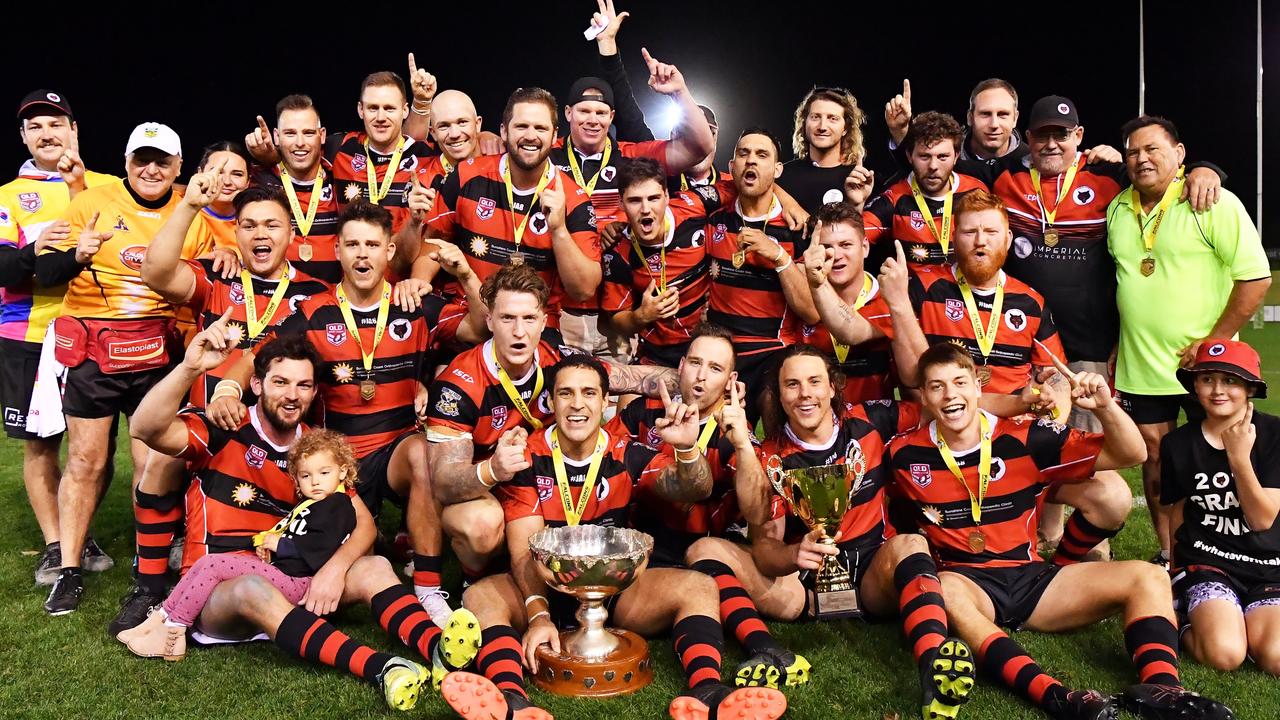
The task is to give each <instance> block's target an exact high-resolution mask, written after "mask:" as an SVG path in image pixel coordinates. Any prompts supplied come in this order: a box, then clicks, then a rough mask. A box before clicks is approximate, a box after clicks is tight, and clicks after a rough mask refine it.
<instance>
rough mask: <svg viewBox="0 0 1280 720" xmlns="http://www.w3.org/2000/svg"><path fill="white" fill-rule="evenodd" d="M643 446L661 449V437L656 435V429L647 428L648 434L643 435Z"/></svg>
mask: <svg viewBox="0 0 1280 720" xmlns="http://www.w3.org/2000/svg"><path fill="white" fill-rule="evenodd" d="M644 444H645V445H648V446H649V447H651V448H660V447H662V436H661V435H659V434H658V428H656V427H650V428H649V432H648V433H646V434H645V439H644Z"/></svg>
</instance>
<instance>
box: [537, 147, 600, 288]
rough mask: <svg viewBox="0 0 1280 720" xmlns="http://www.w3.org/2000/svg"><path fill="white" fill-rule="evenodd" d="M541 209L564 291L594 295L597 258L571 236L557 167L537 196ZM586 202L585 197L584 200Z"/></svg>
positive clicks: (598, 284) (597, 265)
mask: <svg viewBox="0 0 1280 720" xmlns="http://www.w3.org/2000/svg"><path fill="white" fill-rule="evenodd" d="M539 200H540V201H541V202H542V212H543V214H544V215H545V216H546V218H547V227H548V229H549V230H550V231H551V251H552V252H553V253H554V254H555V258H556V271H557V272H558V273H559V275H560V281H561V282H562V283H564V289H565V292H567V293H568V294H569V296H570V297H572V298H573V299H574V300H587V299H589V298H591V297H592V296H593V295H595V293H596V290H597V289H598V288H599V287H600V281H601V280H602V279H603V278H604V271H603V269H602V268H601V265H600V260H599V258H596V259H592V258H590V257H588V256H587V254H586V253H585V252H583V250H582V248H581V247H579V246H578V243H577V241H576V240H574V237H573V232H571V231H570V229H569V226H568V222H567V219H566V215H565V214H566V208H565V192H564V182H563V180H562V179H561V176H560V173H559V171H556V177H555V180H553V181H552V182H551V184H550V185H548V186H547V188H546V189H545V190H543V191H542V196H541V197H540V198H539ZM588 202H589V200H588Z"/></svg>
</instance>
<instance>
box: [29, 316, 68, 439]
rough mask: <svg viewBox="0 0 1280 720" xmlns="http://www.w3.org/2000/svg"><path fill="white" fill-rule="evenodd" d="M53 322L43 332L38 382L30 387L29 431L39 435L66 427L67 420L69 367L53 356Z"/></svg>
mask: <svg viewBox="0 0 1280 720" xmlns="http://www.w3.org/2000/svg"><path fill="white" fill-rule="evenodd" d="M53 342H54V341H53V323H49V328H48V329H47V330H45V333H44V344H43V345H42V346H41V347H40V366H39V367H38V368H37V369H36V384H35V386H34V387H32V389H31V407H30V408H28V409H27V432H31V433H35V434H36V435H38V436H40V437H42V438H43V437H51V436H53V435H57V434H58V433H61V432H65V431H66V429H67V419H66V417H64V416H63V414H62V381H63V380H64V379H66V376H67V368H66V367H64V366H63V365H62V363H60V362H58V361H57V360H55V359H54V357H53Z"/></svg>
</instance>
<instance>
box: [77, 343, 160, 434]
mask: <svg viewBox="0 0 1280 720" xmlns="http://www.w3.org/2000/svg"><path fill="white" fill-rule="evenodd" d="M170 357H174V355H173V354H170ZM178 357H181V356H178ZM175 364H176V363H172V362H171V363H170V364H168V365H166V366H165V367H161V368H156V369H155V370H142V371H140V372H131V373H114V374H110V375H108V374H107V373H104V372H102V370H101V369H99V368H98V363H96V362H94V361H93V360H85V361H84V362H82V363H80V364H79V365H77V366H76V367H73V368H70V369H68V370H67V380H66V382H65V383H64V384H63V387H62V412H63V414H65V415H70V416H71V417H78V418H87V419H94V418H104V417H115V416H116V415H117V414H118V413H124V414H125V416H126V417H132V416H133V413H134V411H135V410H137V409H138V403H140V402H142V396H143V395H146V394H147V392H148V391H150V390H151V388H152V387H154V386H155V384H156V383H158V382H160V381H161V380H162V379H164V376H165V375H168V374H169V371H170V370H172V369H173V367H174V365H175Z"/></svg>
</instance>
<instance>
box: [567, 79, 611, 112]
mask: <svg viewBox="0 0 1280 720" xmlns="http://www.w3.org/2000/svg"><path fill="white" fill-rule="evenodd" d="M585 100H594V101H596V102H602V103H604V104H605V105H608V106H609V107H611V108H612V107H614V104H613V86H612V85H610V84H609V81H608V80H605V79H603V78H598V77H580V78H578V79H577V80H574V81H573V86H572V87H570V88H569V106H570V107H572V106H574V105H577V104H578V103H580V102H583V101H585Z"/></svg>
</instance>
